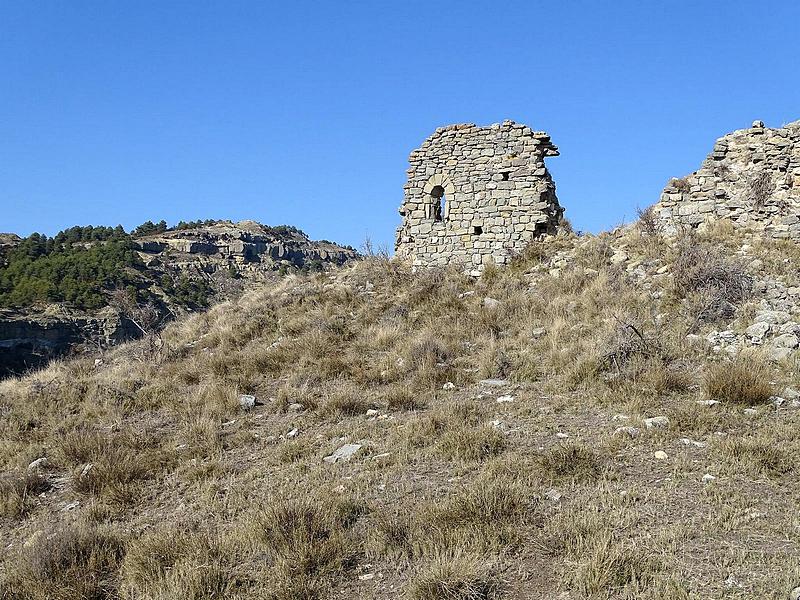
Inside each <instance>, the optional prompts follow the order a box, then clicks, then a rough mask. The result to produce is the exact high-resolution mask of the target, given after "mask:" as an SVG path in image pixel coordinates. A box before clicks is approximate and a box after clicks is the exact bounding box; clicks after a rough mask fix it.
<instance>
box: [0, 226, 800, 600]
mask: <svg viewBox="0 0 800 600" xmlns="http://www.w3.org/2000/svg"><path fill="white" fill-rule="evenodd" d="M798 261H800V252H798V250H797V248H796V247H795V246H793V245H791V244H790V243H787V242H781V241H776V240H764V239H761V237H760V236H757V235H752V236H748V234H747V233H746V232H744V231H736V232H734V231H733V230H732V229H731V228H728V227H726V226H725V225H724V224H721V225H718V226H715V227H712V228H708V229H707V230H705V231H702V232H700V233H697V234H691V235H689V234H687V235H685V236H683V237H679V238H665V237H664V236H662V235H661V234H660V233H659V232H658V231H652V230H651V229H650V228H648V227H647V226H645V225H642V224H639V225H636V226H631V227H628V228H624V229H620V230H617V231H615V232H612V233H607V234H603V235H600V236H581V237H578V236H557V237H553V238H548V239H547V240H546V241H544V242H541V243H537V244H534V245H532V246H531V247H529V248H528V250H527V251H526V252H525V253H524V255H522V256H519V257H517V258H516V259H515V260H514V262H513V263H512V265H511V266H510V267H508V268H506V269H491V268H489V269H487V270H486V272H484V273H483V275H482V276H481V277H480V278H479V279H472V278H470V277H467V276H464V275H462V274H460V273H457V272H455V271H449V270H433V271H424V272H420V273H417V274H412V273H411V272H410V271H409V270H408V269H407V268H406V267H405V266H403V265H402V264H400V263H396V262H392V261H386V260H383V259H381V258H377V257H374V258H368V259H367V260H365V261H362V262H360V263H358V264H355V265H353V266H349V267H344V268H342V269H338V270H334V271H330V272H327V273H322V274H317V275H307V276H297V275H295V276H290V277H287V278H284V279H282V280H280V281H277V282H274V283H271V284H267V285H265V286H264V287H263V288H259V289H254V290H252V291H250V292H249V293H247V294H245V295H244V296H242V297H241V298H238V299H236V300H233V301H230V302H226V303H223V304H221V305H219V306H216V307H214V308H212V309H211V310H210V311H208V312H207V313H204V314H199V315H194V316H192V317H190V318H187V319H181V320H180V321H178V322H176V323H174V324H171V325H170V326H169V327H167V329H166V330H165V331H164V332H163V334H162V338H163V345H162V346H160V347H158V348H154V347H152V346H148V345H147V344H146V343H145V342H144V341H140V342H135V343H130V344H126V345H123V346H120V347H118V348H115V349H113V350H111V351H108V352H105V353H103V354H102V355H98V356H97V357H91V358H89V359H85V360H73V361H68V362H64V363H58V364H53V365H51V366H50V367H48V368H47V369H45V370H43V371H40V372H38V373H35V374H31V375H29V376H28V377H25V378H22V379H13V380H8V381H5V382H2V383H0V432H1V433H2V435H0V439H2V440H3V441H2V442H1V443H0V463H1V464H2V467H3V478H2V485H1V486H0V508H2V513H0V514H2V516H0V533H2V539H3V540H6V543H5V544H4V547H3V548H2V549H0V561H2V563H0V564H2V567H0V582H1V583H0V598H3V599H6V598H8V599H18V598H42V599H43V598H51V597H58V598H64V599H66V600H71V599H73V598H75V599H77V598H87V597H89V598H164V599H166V598H195V599H200V598H245V597H246V598H277V599H289V598H320V599H322V598H364V599H367V598H386V599H389V598H398V597H406V598H411V599H419V600H421V599H455V600H458V599H465V600H466V599H473V598H474V599H481V598H484V599H489V598H512V599H517V598H518V599H520V600H521V599H523V598H525V599H529V598H534V599H535V598H541V599H554V598H557V599H562V600H567V599H574V600H577V599H579V598H580V599H584V598H629V599H634V598H635V599H643V598H644V599H646V598H651V599H656V598H658V599H678V598H680V599H685V598H723V597H724V598H742V599H744V598H771V599H776V600H777V599H781V600H783V599H785V598H788V597H792V598H796V597H797V595H798V594H800V589H798V586H800V509H798V503H797V498H798V497H800V486H799V485H798V483H797V473H798V472H800V458H798V457H800V439H798V437H797V433H796V432H797V427H798V424H800V402H798V400H799V396H800V394H799V393H798V390H800V378H798V364H799V363H798V357H799V356H800V352H798V351H797V350H796V346H797V338H796V332H797V330H796V329H795V326H796V323H795V322H797V321H800V306H797V304H796V298H797V295H796V293H795V292H794V291H793V290H796V289H797V286H798V285H799V284H800V281H798V269H797V263H798ZM783 336H795V341H794V342H792V340H791V339H789V338H788V337H783ZM54 548H56V549H58V552H53V549H54ZM56 557H57V558H56Z"/></svg>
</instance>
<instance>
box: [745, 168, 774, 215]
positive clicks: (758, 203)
mask: <svg viewBox="0 0 800 600" xmlns="http://www.w3.org/2000/svg"><path fill="white" fill-rule="evenodd" d="M747 187H748V191H749V193H750V201H751V202H752V203H753V207H755V208H756V209H760V208H763V207H764V205H765V204H766V203H767V200H769V197H770V194H771V193H772V188H773V183H772V176H771V175H770V172H769V171H767V170H766V169H763V170H761V171H760V172H759V173H758V174H757V175H754V176H752V177H751V178H750V179H749V180H748V182H747Z"/></svg>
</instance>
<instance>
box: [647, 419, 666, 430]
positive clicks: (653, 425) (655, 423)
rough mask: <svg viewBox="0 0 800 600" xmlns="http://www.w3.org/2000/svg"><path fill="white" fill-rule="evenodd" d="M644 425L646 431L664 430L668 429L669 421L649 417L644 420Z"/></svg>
mask: <svg viewBox="0 0 800 600" xmlns="http://www.w3.org/2000/svg"><path fill="white" fill-rule="evenodd" d="M644 424H645V426H646V427H647V428H648V429H664V428H666V427H669V419H668V418H667V417H664V416H661V417H650V418H649V419H645V420H644Z"/></svg>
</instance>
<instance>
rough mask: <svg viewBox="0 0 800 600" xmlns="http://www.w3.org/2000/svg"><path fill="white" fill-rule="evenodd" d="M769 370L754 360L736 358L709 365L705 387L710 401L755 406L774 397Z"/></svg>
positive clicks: (753, 357)
mask: <svg viewBox="0 0 800 600" xmlns="http://www.w3.org/2000/svg"><path fill="white" fill-rule="evenodd" d="M770 375H771V372H770V368H769V366H768V365H767V363H766V362H764V361H763V360H761V359H759V358H758V357H756V356H746V355H739V356H737V357H736V358H735V359H734V360H732V361H726V362H722V363H718V364H716V365H712V366H711V367H710V368H709V369H708V372H707V373H706V377H705V381H704V387H705V393H706V396H707V397H708V398H709V399H710V400H719V401H720V402H727V403H731V404H742V405H745V406H757V405H759V404H765V403H766V402H768V401H769V398H770V397H771V396H773V395H774V392H775V390H774V387H773V385H772V384H771V383H770Z"/></svg>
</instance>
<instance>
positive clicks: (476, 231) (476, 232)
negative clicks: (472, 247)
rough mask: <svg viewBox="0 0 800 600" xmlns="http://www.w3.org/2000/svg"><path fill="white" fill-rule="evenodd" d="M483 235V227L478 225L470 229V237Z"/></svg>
mask: <svg viewBox="0 0 800 600" xmlns="http://www.w3.org/2000/svg"><path fill="white" fill-rule="evenodd" d="M482 233H483V227H481V226H480V225H474V226H473V227H472V235H480V234H482Z"/></svg>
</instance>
